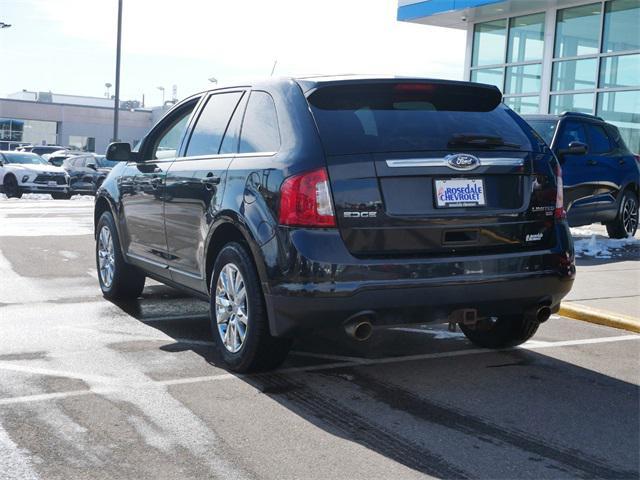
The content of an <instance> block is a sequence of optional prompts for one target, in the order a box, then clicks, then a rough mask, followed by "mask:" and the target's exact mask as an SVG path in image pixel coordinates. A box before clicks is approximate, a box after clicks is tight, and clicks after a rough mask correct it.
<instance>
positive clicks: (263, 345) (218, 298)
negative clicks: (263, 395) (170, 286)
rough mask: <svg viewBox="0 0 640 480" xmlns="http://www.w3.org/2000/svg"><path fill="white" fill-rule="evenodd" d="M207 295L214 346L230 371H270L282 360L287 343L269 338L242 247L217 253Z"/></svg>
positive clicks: (255, 281)
mask: <svg viewBox="0 0 640 480" xmlns="http://www.w3.org/2000/svg"><path fill="white" fill-rule="evenodd" d="M210 292H211V294H210V298H211V299H210V308H211V329H212V331H213V338H214V342H215V344H216V347H217V349H218V351H219V352H220V355H221V356H222V359H223V361H224V363H225V364H226V366H227V367H228V368H229V369H230V370H233V371H235V372H249V371H264V370H271V369H273V368H276V367H277V366H279V365H280V364H281V363H282V362H283V361H284V360H285V358H286V357H287V354H288V353H289V348H290V347H291V340H290V339H285V338H275V337H273V336H271V334H270V332H269V321H268V317H267V310H266V308H265V303H264V298H263V295H262V289H261V288H260V281H259V279H258V274H257V272H256V268H255V266H254V265H253V261H252V259H251V256H250V254H249V253H248V251H247V249H246V248H245V247H244V246H243V245H241V244H239V243H236V242H232V243H229V244H228V245H226V246H225V247H224V248H223V249H222V250H221V251H220V253H219V254H218V257H217V259H216V261H215V265H214V268H213V275H212V276H211V290H210Z"/></svg>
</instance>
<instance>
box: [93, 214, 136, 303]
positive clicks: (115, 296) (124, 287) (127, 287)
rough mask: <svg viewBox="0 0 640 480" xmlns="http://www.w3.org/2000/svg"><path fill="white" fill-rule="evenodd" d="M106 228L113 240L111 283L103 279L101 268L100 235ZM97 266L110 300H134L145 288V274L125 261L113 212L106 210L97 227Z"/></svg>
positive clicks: (106, 295) (103, 292)
mask: <svg viewBox="0 0 640 480" xmlns="http://www.w3.org/2000/svg"><path fill="white" fill-rule="evenodd" d="M104 228H106V229H108V231H109V234H110V235H111V239H112V242H113V254H112V256H113V266H114V269H113V275H112V279H111V282H110V283H109V282H107V280H105V279H103V274H102V273H101V268H100V258H99V257H100V248H99V247H100V240H101V237H100V235H101V233H102V231H103V229H104ZM96 268H97V269H98V282H99V283H100V289H101V290H102V294H103V295H104V297H105V298H108V299H109V300H115V301H118V300H132V299H135V298H138V297H139V296H140V294H141V293H142V290H143V289H144V281H145V276H144V274H143V273H142V272H141V271H140V270H139V269H138V268H136V267H134V266H133V265H129V264H128V263H126V262H125V261H124V258H123V255H122V249H121V248H120V240H119V239H118V232H117V230H116V225H115V221H114V220H113V215H111V212H104V213H103V214H102V216H101V217H100V220H99V221H98V226H97V229H96Z"/></svg>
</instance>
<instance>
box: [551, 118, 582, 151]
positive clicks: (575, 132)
mask: <svg viewBox="0 0 640 480" xmlns="http://www.w3.org/2000/svg"><path fill="white" fill-rule="evenodd" d="M571 142H582V143H587V133H586V130H585V129H584V124H583V123H582V122H576V121H575V120H568V121H566V122H564V125H563V126H562V131H561V132H560V138H558V142H557V143H558V145H557V147H558V148H567V147H568V146H569V144H570V143H571Z"/></svg>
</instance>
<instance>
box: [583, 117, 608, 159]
mask: <svg viewBox="0 0 640 480" xmlns="http://www.w3.org/2000/svg"><path fill="white" fill-rule="evenodd" d="M587 130H588V131H589V150H590V151H591V152H592V153H607V152H610V151H611V142H610V141H609V137H608V136H607V132H605V130H604V127H602V126H601V125H594V124H592V123H589V124H587Z"/></svg>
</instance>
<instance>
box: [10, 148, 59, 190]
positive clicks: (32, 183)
mask: <svg viewBox="0 0 640 480" xmlns="http://www.w3.org/2000/svg"><path fill="white" fill-rule="evenodd" d="M0 192H3V193H4V194H5V195H6V196H7V197H9V198H11V197H15V198H20V197H21V196H22V194H23V193H49V194H51V196H52V197H53V198H55V199H64V198H69V197H70V196H71V194H70V190H69V175H68V174H67V172H65V170H64V169H63V168H61V167H54V166H53V165H49V164H48V163H47V161H46V160H45V159H44V158H42V157H41V156H39V155H36V154H35V153H28V152H15V151H10V152H0Z"/></svg>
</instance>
